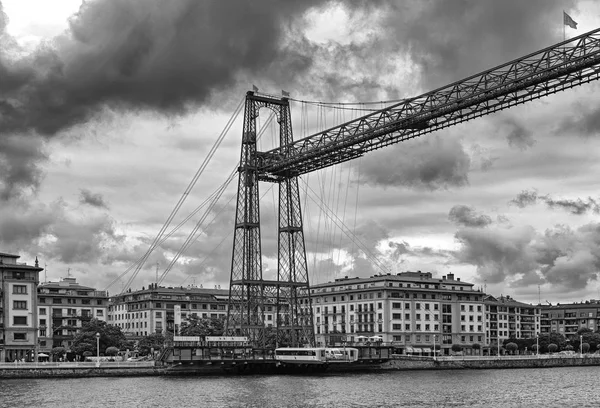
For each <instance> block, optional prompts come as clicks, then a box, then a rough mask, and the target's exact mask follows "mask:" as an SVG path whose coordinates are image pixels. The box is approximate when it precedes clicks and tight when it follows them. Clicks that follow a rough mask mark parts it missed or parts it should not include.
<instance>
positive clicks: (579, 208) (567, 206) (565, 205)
mask: <svg viewBox="0 0 600 408" xmlns="http://www.w3.org/2000/svg"><path fill="white" fill-rule="evenodd" d="M544 201H545V202H546V205H547V206H548V207H550V208H559V209H563V210H565V211H568V212H570V213H571V214H574V215H582V214H587V213H588V212H593V213H594V214H598V213H600V206H599V205H598V202H597V201H596V200H594V199H593V198H591V197H588V198H587V199H586V200H582V199H581V198H578V199H576V200H568V199H553V198H550V197H545V198H544Z"/></svg>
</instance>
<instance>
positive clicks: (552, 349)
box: [548, 343, 558, 353]
mask: <svg viewBox="0 0 600 408" xmlns="http://www.w3.org/2000/svg"><path fill="white" fill-rule="evenodd" d="M557 350H558V345H556V344H554V343H550V344H548V351H549V352H550V353H556V351H557Z"/></svg>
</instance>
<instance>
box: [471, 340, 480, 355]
mask: <svg viewBox="0 0 600 408" xmlns="http://www.w3.org/2000/svg"><path fill="white" fill-rule="evenodd" d="M471 347H472V348H473V350H477V354H479V350H481V344H479V343H473V345H472V346H471Z"/></svg>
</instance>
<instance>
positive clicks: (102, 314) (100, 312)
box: [96, 310, 104, 316]
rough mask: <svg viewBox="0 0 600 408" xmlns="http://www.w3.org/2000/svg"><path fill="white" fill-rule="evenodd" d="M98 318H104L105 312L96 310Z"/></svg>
mask: <svg viewBox="0 0 600 408" xmlns="http://www.w3.org/2000/svg"><path fill="white" fill-rule="evenodd" d="M96 316H104V311H102V310H96Z"/></svg>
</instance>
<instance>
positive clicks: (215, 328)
mask: <svg viewBox="0 0 600 408" xmlns="http://www.w3.org/2000/svg"><path fill="white" fill-rule="evenodd" d="M224 328H225V319H224V318H211V319H206V318H202V317H198V316H196V315H193V314H190V315H188V316H187V317H186V318H185V320H184V321H183V322H181V326H180V327H179V334H180V335H181V336H221V335H222V334H223V332H224Z"/></svg>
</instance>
